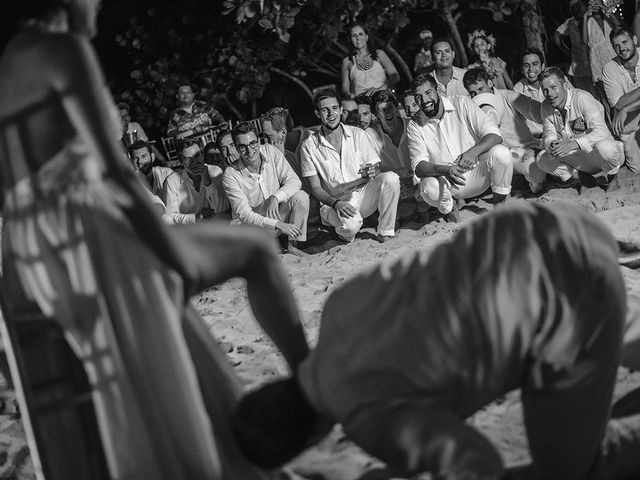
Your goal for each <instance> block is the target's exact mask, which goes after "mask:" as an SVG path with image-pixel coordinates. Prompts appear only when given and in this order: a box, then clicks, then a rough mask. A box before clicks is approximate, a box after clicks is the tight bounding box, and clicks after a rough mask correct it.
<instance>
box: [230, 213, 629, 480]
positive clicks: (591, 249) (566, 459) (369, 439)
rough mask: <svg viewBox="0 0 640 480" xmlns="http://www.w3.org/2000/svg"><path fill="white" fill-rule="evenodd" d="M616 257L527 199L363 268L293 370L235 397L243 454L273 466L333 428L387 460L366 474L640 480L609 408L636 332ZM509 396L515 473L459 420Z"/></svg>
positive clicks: (623, 431)
mask: <svg viewBox="0 0 640 480" xmlns="http://www.w3.org/2000/svg"><path fill="white" fill-rule="evenodd" d="M617 252H618V248H617V244H616V241H615V239H614V238H613V236H612V235H611V233H610V231H609V229H608V228H607V226H606V225H605V224H604V223H603V222H601V221H600V220H599V219H598V218H597V217H596V216H595V215H593V214H592V213H591V212H589V211H587V210H586V209H585V208H583V207H581V206H579V205H577V204H575V203H569V202H564V203H563V202H554V203H552V204H542V203H534V202H522V203H521V204H519V205H518V206H516V207H511V208H503V209H500V211H497V212H495V213H492V214H491V215H483V216H481V217H480V218H479V219H478V220H476V221H474V222H470V223H468V224H467V225H466V226H465V227H464V228H463V229H462V230H461V231H459V232H458V233H457V234H456V235H454V236H453V238H451V239H449V241H447V242H445V243H443V244H441V245H439V246H438V247H437V248H436V249H435V250H432V251H431V252H425V251H422V252H421V251H416V250H412V251H410V252H407V254H406V255H405V256H403V257H401V258H393V259H389V260H388V261H385V262H382V263H381V264H379V265H376V266H375V267H373V268H369V269H367V270H366V271H363V272H361V273H360V274H359V275H357V276H356V277H354V278H351V279H349V280H347V281H345V282H343V283H341V284H340V285H339V286H338V287H337V288H335V289H334V291H333V292H332V294H331V296H330V297H329V299H328V300H327V302H326V303H325V305H324V309H323V312H322V319H321V322H320V333H319V335H318V341H317V344H316V347H315V349H314V350H312V351H311V352H310V354H309V356H308V357H307V358H306V359H305V360H304V361H303V362H302V363H301V364H300V366H299V367H298V369H297V371H296V372H294V375H292V376H291V378H288V379H285V380H280V381H278V382H273V383H270V384H268V385H266V386H263V387H262V388H261V389H258V390H256V391H254V392H252V393H250V394H248V395H247V396H246V397H245V398H243V399H242V400H241V402H240V405H239V407H238V409H237V411H236V415H235V418H234V431H235V432H236V439H237V440H238V445H239V446H240V449H241V450H242V451H243V453H244V454H245V455H247V457H248V458H250V459H252V460H253V461H254V462H255V463H256V464H258V465H261V466H263V467H268V468H274V467H276V466H278V465H280V464H283V463H285V462H286V461H288V460H289V459H290V458H292V457H293V456H294V455H296V454H299V453H300V451H302V450H303V449H304V448H306V447H308V446H310V445H312V444H313V443H315V442H317V441H319V440H320V439H321V438H322V436H323V435H324V434H326V432H327V431H329V430H330V428H331V425H332V424H333V423H334V422H335V423H340V424H341V425H342V427H343V428H344V431H345V433H346V434H347V435H348V437H349V438H350V439H351V440H353V441H354V442H355V443H356V444H358V445H359V446H360V447H362V448H363V449H364V450H365V451H367V452H368V453H370V454H371V455H374V456H376V457H378V458H380V459H381V460H382V461H383V462H385V464H386V467H387V468H386V470H385V471H377V472H375V474H374V473H373V472H371V473H372V476H370V478H384V479H389V478H399V477H401V478H424V477H425V476H424V475H423V474H425V473H427V472H428V473H430V474H431V476H429V478H437V479H447V480H454V479H455V480H463V479H464V480H471V479H475V480H480V479H484V480H489V479H491V480H498V479H504V480H506V479H510V480H514V479H516V478H517V479H525V478H526V479H537V480H543V479H544V480H552V479H553V480H577V479H581V480H596V479H599V480H603V479H618V480H622V479H637V478H640V455H638V451H640V415H638V414H637V411H638V407H639V405H638V402H637V401H636V402H634V403H632V404H631V406H632V407H635V412H633V411H631V412H629V413H626V412H624V411H622V412H621V411H620V410H619V409H618V408H617V407H618V406H619V404H616V405H614V407H613V408H612V407H611V401H612V392H613V387H614V386H615V383H616V374H617V371H618V365H619V363H620V359H621V357H622V359H623V360H625V355H624V354H625V353H626V351H627V349H628V348H629V347H631V348H633V342H632V343H631V344H629V343H626V344H625V345H623V343H622V339H623V331H624V332H625V337H626V336H627V334H626V332H628V331H629V330H633V329H634V327H637V318H633V317H632V318H631V319H630V321H629V322H628V323H627V324H626V325H625V313H626V310H627V309H626V304H627V299H626V295H625V286H624V281H623V278H622V274H621V272H620V269H619V267H618V262H617ZM625 327H628V328H625ZM625 340H627V342H628V340H633V339H628V338H625ZM625 366H628V367H634V366H635V367H637V366H638V364H637V362H636V363H631V362H625ZM515 389H519V390H520V393H521V395H522V406H523V410H524V418H525V420H526V421H525V424H526V425H525V426H526V436H527V440H528V445H529V449H530V452H531V463H530V464H529V465H526V466H525V465H521V466H518V467H515V468H513V467H512V468H513V470H512V468H509V467H507V468H505V466H504V459H503V458H501V455H500V453H499V451H498V449H497V448H496V446H495V445H493V444H492V442H491V441H490V440H489V439H488V438H487V437H485V436H484V435H483V434H482V433H481V432H479V431H478V430H476V429H475V428H474V427H473V425H471V424H469V422H467V421H466V419H467V418H468V417H469V416H470V415H472V414H474V413H475V412H477V411H478V410H480V409H482V408H483V407H484V406H485V405H486V404H488V403H489V402H491V401H493V400H494V399H495V398H497V397H498V396H500V395H503V394H504V393H506V392H509V391H512V390H515ZM623 399H624V400H625V401H626V400H629V399H630V400H633V397H629V396H625V397H623ZM620 403H622V402H620ZM630 410H631V409H630ZM612 411H613V412H614V414H615V417H614V416H613V415H614V414H612ZM634 413H635V414H634ZM610 417H613V418H612V419H611V421H610ZM505 470H506V471H505ZM367 478H369V475H367Z"/></svg>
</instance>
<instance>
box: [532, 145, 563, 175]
mask: <svg viewBox="0 0 640 480" xmlns="http://www.w3.org/2000/svg"><path fill="white" fill-rule="evenodd" d="M536 163H537V164H538V168H540V170H542V171H543V172H546V173H553V172H554V171H555V169H556V167H557V165H558V160H557V159H556V158H554V157H553V156H552V155H551V154H550V153H549V152H546V151H544V150H543V151H542V152H541V154H540V155H538V159H537V160H536Z"/></svg>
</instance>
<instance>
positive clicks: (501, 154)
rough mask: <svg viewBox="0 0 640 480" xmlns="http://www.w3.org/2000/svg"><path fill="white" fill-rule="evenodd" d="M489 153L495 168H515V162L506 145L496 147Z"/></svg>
mask: <svg viewBox="0 0 640 480" xmlns="http://www.w3.org/2000/svg"><path fill="white" fill-rule="evenodd" d="M488 153H489V158H490V159H491V166H492V167H493V168H496V167H498V168H513V160H512V158H511V152H510V151H509V148H507V147H505V146H504V145H494V146H493V147H491V149H490V150H489V152H488Z"/></svg>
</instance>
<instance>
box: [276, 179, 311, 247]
mask: <svg viewBox="0 0 640 480" xmlns="http://www.w3.org/2000/svg"><path fill="white" fill-rule="evenodd" d="M278 210H279V211H280V218H281V219H282V221H283V222H287V223H292V224H294V225H295V226H297V227H298V228H299V229H300V232H301V233H300V235H299V236H298V238H296V240H297V241H299V242H305V241H306V240H307V219H308V218H309V195H307V193H306V192H304V191H302V190H298V191H297V192H296V193H294V194H293V195H292V196H291V198H290V199H289V200H287V201H286V202H283V203H281V204H280V205H279V206H278Z"/></svg>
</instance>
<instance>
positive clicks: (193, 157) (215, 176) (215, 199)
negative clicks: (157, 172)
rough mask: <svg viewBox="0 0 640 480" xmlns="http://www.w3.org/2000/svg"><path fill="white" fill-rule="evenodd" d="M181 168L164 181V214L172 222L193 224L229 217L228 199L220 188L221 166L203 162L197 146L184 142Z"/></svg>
mask: <svg viewBox="0 0 640 480" xmlns="http://www.w3.org/2000/svg"><path fill="white" fill-rule="evenodd" d="M181 156H182V168H180V169H178V170H177V171H175V172H173V173H172V174H171V175H169V176H168V177H167V179H166V180H165V182H164V198H165V203H166V205H167V211H166V215H167V216H168V217H169V218H171V220H172V221H173V223H177V224H182V223H196V222H200V221H202V220H206V219H210V218H213V217H216V216H219V217H220V218H225V217H226V218H227V219H228V218H229V217H228V214H227V211H228V210H229V200H227V196H226V195H225V193H224V189H223V188H222V169H221V168H220V167H218V166H216V165H206V164H205V163H204V157H203V155H202V152H201V151H200V147H199V146H198V145H197V144H195V143H193V144H188V143H187V144H185V145H184V146H183V147H182V150H181Z"/></svg>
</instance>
